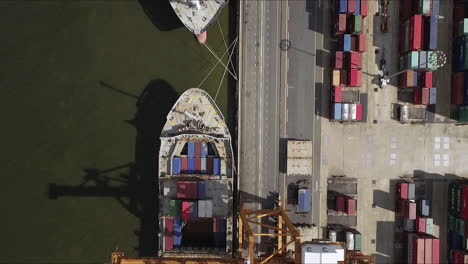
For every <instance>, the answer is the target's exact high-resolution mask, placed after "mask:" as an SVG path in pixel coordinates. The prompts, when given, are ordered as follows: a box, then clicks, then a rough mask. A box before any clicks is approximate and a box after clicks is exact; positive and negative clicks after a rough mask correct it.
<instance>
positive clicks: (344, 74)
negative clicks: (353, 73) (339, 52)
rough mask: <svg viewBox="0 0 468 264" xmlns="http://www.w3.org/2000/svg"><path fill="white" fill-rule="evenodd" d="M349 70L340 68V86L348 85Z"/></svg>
mask: <svg viewBox="0 0 468 264" xmlns="http://www.w3.org/2000/svg"><path fill="white" fill-rule="evenodd" d="M348 84H349V83H348V71H346V70H340V86H344V87H346V86H348Z"/></svg>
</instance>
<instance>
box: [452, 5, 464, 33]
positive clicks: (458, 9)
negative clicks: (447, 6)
mask: <svg viewBox="0 0 468 264" xmlns="http://www.w3.org/2000/svg"><path fill="white" fill-rule="evenodd" d="M452 16H453V24H454V25H456V24H458V21H460V20H462V19H463V18H465V6H464V4H462V3H455V5H454V6H453V15H452ZM454 33H455V34H456V33H457V31H455V32H454Z"/></svg>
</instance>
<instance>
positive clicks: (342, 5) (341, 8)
mask: <svg viewBox="0 0 468 264" xmlns="http://www.w3.org/2000/svg"><path fill="white" fill-rule="evenodd" d="M336 4H337V6H338V8H337V9H338V12H339V13H341V14H346V13H348V0H336Z"/></svg>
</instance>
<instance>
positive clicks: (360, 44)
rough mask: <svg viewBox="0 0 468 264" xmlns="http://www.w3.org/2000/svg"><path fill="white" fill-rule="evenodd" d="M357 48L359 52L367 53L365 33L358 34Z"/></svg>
mask: <svg viewBox="0 0 468 264" xmlns="http://www.w3.org/2000/svg"><path fill="white" fill-rule="evenodd" d="M356 42H357V43H356V46H357V49H356V50H357V51H359V52H365V51H366V45H367V43H366V35H365V34H363V33H359V34H357V38H356Z"/></svg>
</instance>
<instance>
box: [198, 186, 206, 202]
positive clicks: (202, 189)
mask: <svg viewBox="0 0 468 264" xmlns="http://www.w3.org/2000/svg"><path fill="white" fill-rule="evenodd" d="M205 198H206V182H198V199H201V200H203V199H205Z"/></svg>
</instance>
